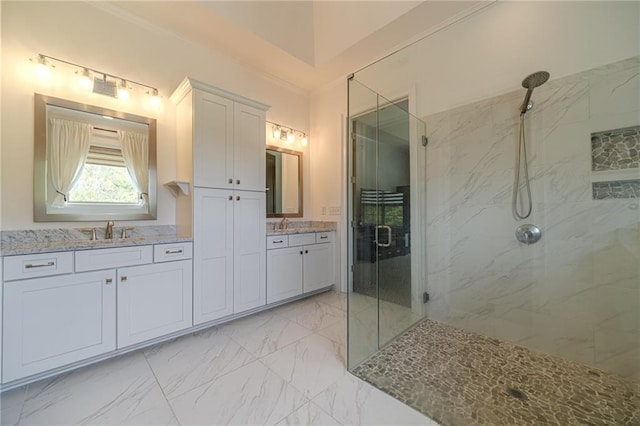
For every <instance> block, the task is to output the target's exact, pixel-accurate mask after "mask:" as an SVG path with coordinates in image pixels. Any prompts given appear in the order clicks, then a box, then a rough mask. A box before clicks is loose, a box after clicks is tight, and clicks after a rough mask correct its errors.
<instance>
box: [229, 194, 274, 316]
mask: <svg viewBox="0 0 640 426" xmlns="http://www.w3.org/2000/svg"><path fill="white" fill-rule="evenodd" d="M265 203H266V199H265V194H264V192H242V191H236V192H235V198H234V227H233V228H234V242H233V244H234V290H233V291H234V294H233V312H234V313H238V312H243V311H246V310H249V309H253V308H256V307H258V306H262V305H264V304H265V303H266V300H267V294H266V293H267V288H266V268H265V266H266V240H265V235H266V229H265V227H266V204H265Z"/></svg>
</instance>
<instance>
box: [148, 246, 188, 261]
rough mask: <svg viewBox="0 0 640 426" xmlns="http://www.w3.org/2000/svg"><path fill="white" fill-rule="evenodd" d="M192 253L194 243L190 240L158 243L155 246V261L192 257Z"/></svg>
mask: <svg viewBox="0 0 640 426" xmlns="http://www.w3.org/2000/svg"><path fill="white" fill-rule="evenodd" d="M192 253H193V245H192V244H191V243H190V242H184V243H171V244H156V245H155V246H153V261H154V262H155V263H160V262H172V261H174V260H185V259H191V257H192Z"/></svg>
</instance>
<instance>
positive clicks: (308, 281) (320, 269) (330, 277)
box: [302, 243, 335, 293]
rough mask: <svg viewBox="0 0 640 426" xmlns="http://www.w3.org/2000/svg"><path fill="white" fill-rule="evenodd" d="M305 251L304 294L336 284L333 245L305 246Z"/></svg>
mask: <svg viewBox="0 0 640 426" xmlns="http://www.w3.org/2000/svg"><path fill="white" fill-rule="evenodd" d="M304 250H305V254H304V274H303V275H304V279H303V280H302V282H303V290H304V292H305V293H306V292H309V291H313V290H318V289H320V288H323V287H327V286H329V285H331V284H335V282H334V281H335V279H334V268H333V243H326V244H314V245H311V246H304Z"/></svg>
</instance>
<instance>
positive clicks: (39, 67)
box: [36, 55, 51, 80]
mask: <svg viewBox="0 0 640 426" xmlns="http://www.w3.org/2000/svg"><path fill="white" fill-rule="evenodd" d="M36 74H38V77H40V78H41V79H42V80H48V79H49V77H50V76H51V67H50V66H49V64H48V63H47V58H45V57H44V55H38V61H37V62H36Z"/></svg>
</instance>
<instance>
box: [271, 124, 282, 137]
mask: <svg viewBox="0 0 640 426" xmlns="http://www.w3.org/2000/svg"><path fill="white" fill-rule="evenodd" d="M281 134H282V130H281V129H280V127H275V128H274V129H273V138H274V139H280V135H281Z"/></svg>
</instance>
